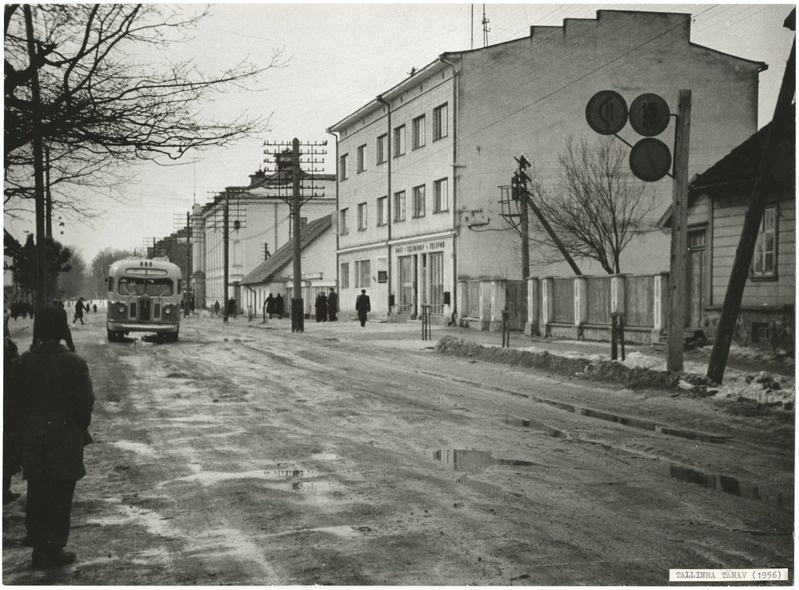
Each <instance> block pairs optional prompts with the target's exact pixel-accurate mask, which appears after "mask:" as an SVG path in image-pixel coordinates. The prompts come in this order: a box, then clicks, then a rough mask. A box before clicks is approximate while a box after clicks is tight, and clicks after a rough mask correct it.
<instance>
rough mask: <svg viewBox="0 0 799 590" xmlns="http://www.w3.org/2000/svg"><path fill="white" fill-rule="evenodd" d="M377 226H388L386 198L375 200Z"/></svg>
mask: <svg viewBox="0 0 799 590" xmlns="http://www.w3.org/2000/svg"><path fill="white" fill-rule="evenodd" d="M377 225H388V197H380V198H379V199H377Z"/></svg>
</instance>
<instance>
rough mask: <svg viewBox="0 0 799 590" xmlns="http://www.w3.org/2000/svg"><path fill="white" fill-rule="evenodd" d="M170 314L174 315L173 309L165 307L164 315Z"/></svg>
mask: <svg viewBox="0 0 799 590" xmlns="http://www.w3.org/2000/svg"><path fill="white" fill-rule="evenodd" d="M170 313H172V308H171V307H165V308H164V315H169V314H170Z"/></svg>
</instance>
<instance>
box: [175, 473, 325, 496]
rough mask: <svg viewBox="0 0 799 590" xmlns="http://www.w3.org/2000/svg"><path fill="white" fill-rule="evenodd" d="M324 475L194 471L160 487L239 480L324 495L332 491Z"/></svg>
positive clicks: (273, 487) (285, 489)
mask: <svg viewBox="0 0 799 590" xmlns="http://www.w3.org/2000/svg"><path fill="white" fill-rule="evenodd" d="M323 478H324V475H320V474H319V473H317V472H315V471H311V470H309V469H295V468H291V469H265V470H261V469H253V470H250V471H236V472H224V471H203V470H200V469H197V470H195V473H193V474H191V475H186V476H184V477H178V478H176V479H173V480H170V481H168V482H164V483H163V484H161V485H173V484H176V483H179V482H197V483H200V484H202V485H203V486H210V485H215V484H218V483H222V482H225V481H231V480H241V479H257V480H261V481H265V482H268V483H267V484H266V486H267V487H269V488H272V489H275V490H282V491H290V492H301V493H304V494H325V493H327V492H330V491H332V490H333V484H332V482H329V481H325V480H324V479H323Z"/></svg>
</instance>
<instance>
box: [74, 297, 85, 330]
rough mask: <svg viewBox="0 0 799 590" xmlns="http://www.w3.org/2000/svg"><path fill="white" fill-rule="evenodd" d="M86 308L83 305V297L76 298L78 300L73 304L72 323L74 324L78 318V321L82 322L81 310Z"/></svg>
mask: <svg viewBox="0 0 799 590" xmlns="http://www.w3.org/2000/svg"><path fill="white" fill-rule="evenodd" d="M84 309H86V310H88V309H89V308H88V307H84V305H83V297H79V298H78V302H77V303H76V304H75V317H74V318H72V323H73V324H74V323H75V322H77V321H78V320H80V323H81V324H83V310H84Z"/></svg>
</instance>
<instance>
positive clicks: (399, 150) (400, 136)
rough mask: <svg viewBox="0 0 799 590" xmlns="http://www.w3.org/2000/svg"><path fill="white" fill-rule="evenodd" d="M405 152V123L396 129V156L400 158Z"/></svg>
mask: <svg viewBox="0 0 799 590" xmlns="http://www.w3.org/2000/svg"><path fill="white" fill-rule="evenodd" d="M404 154H405V125H400V126H399V127H397V128H396V129H394V157H395V158H399V157H400V156H402V155H404Z"/></svg>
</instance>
